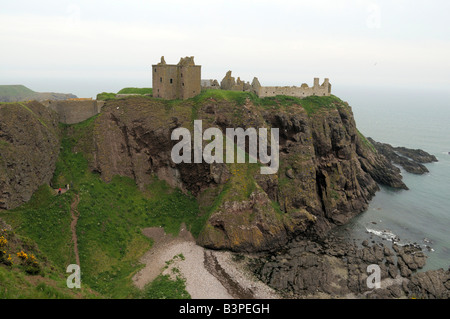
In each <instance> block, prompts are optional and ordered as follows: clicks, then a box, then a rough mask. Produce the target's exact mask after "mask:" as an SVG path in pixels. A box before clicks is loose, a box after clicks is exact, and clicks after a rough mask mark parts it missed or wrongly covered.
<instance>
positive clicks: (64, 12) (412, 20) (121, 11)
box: [0, 0, 450, 97]
mask: <svg viewBox="0 0 450 319" xmlns="http://www.w3.org/2000/svg"><path fill="white" fill-rule="evenodd" d="M449 12H450V1H444V0H443V1H403V0H391V1H365V0H359V1H358V0H341V1H337V0H325V1H312V0H310V1H284V0H277V1H266V0H258V1H256V0H255V1H251V0H239V1H232V0H227V1H213V0H210V1H196V0H190V1H185V0H184V1H143V0H132V1H117V0H108V1H106V0H101V1H94V0H85V1H65V0H53V1H51V0H40V1H23V0H15V1H5V0H0V61H1V62H0V84H24V85H26V86H28V87H30V88H31V89H33V90H35V91H40V92H43V91H57V92H62V93H69V92H70V93H74V94H76V95H78V96H79V97H90V96H92V97H95V95H96V93H99V92H102V91H107V92H110V91H112V92H116V91H117V90H119V89H121V88H123V87H129V86H133V87H150V86H151V65H152V64H155V63H157V62H159V60H160V57H161V56H162V55H164V56H165V60H166V62H167V63H170V64H172V63H173V64H176V63H178V61H179V59H180V57H184V56H195V62H196V64H199V65H201V66H202V78H205V79H207V78H215V79H218V80H219V81H220V80H221V79H222V78H223V76H224V75H225V73H226V71H228V70H232V71H233V76H235V77H238V76H240V77H241V79H242V80H246V81H251V80H252V79H253V77H254V76H256V77H258V79H259V81H260V82H261V84H262V85H301V83H303V82H306V83H308V84H310V85H311V84H312V82H313V77H320V78H321V82H322V80H323V78H324V77H328V78H330V82H331V83H332V85H333V89H335V88H339V87H348V86H352V85H360V86H374V87H378V86H391V87H394V86H398V87H408V88H417V89H428V88H436V89H440V90H448V87H449V86H450V59H449V57H450V22H449V21H450V19H448V15H449Z"/></svg>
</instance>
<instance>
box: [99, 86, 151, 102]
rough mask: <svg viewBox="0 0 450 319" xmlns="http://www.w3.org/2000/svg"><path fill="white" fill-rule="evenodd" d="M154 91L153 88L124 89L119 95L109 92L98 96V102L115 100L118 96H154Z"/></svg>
mask: <svg viewBox="0 0 450 319" xmlns="http://www.w3.org/2000/svg"><path fill="white" fill-rule="evenodd" d="M152 93H153V89H152V88H132V87H129V88H123V89H121V90H120V91H119V92H117V93H108V92H102V93H99V94H97V100H103V101H108V100H114V99H115V98H116V94H142V95H144V94H152Z"/></svg>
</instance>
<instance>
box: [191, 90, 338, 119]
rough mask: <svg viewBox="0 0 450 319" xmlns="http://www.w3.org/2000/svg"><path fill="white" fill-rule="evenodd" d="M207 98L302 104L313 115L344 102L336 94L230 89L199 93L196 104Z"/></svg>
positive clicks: (268, 104)
mask: <svg viewBox="0 0 450 319" xmlns="http://www.w3.org/2000/svg"><path fill="white" fill-rule="evenodd" d="M207 99H214V100H216V101H222V100H225V101H231V102H235V103H236V104H237V105H238V106H242V105H244V104H245V102H246V101H247V100H249V101H251V102H252V103H253V104H254V105H257V106H261V107H264V108H275V109H278V108H280V107H289V106H293V105H300V106H302V107H303V108H304V109H305V110H306V112H307V113H308V115H313V114H314V113H316V112H317V111H319V110H321V109H332V108H334V107H335V102H339V103H340V102H342V101H341V100H340V99H339V98H338V97H336V96H334V95H330V96H308V97H305V98H299V97H294V96H285V95H277V96H271V97H263V98H260V97H258V96H257V95H256V94H255V93H252V92H242V91H228V90H214V89H209V90H204V91H202V93H200V94H199V95H197V96H195V97H193V100H194V101H195V103H196V104H201V103H202V102H204V101H205V100H207Z"/></svg>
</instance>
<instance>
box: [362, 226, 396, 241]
mask: <svg viewBox="0 0 450 319" xmlns="http://www.w3.org/2000/svg"><path fill="white" fill-rule="evenodd" d="M366 231H367V232H368V233H371V234H374V235H376V236H378V237H381V238H384V239H387V240H390V241H392V242H398V241H400V238H398V236H397V235H395V234H394V233H393V232H391V231H389V230H377V229H371V228H367V227H366Z"/></svg>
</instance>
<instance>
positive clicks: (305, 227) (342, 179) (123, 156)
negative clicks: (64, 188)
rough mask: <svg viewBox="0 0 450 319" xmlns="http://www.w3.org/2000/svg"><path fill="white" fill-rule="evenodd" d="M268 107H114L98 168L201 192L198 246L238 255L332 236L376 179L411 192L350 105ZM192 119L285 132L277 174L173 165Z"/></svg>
mask: <svg viewBox="0 0 450 319" xmlns="http://www.w3.org/2000/svg"><path fill="white" fill-rule="evenodd" d="M265 101H266V103H261V101H260V100H257V99H254V100H252V99H249V98H247V100H242V99H241V100H239V99H237V100H227V99H224V98H222V97H220V96H210V97H205V96H203V97H202V96H200V97H198V98H195V99H190V100H186V101H172V102H168V101H163V100H159V99H151V98H144V97H133V98H127V99H122V100H113V101H108V102H107V103H106V105H105V106H104V107H103V109H102V113H101V114H100V116H99V117H98V118H97V119H96V123H95V130H94V134H93V136H94V140H93V147H92V148H93V149H95V151H94V154H93V156H92V160H91V163H90V166H91V169H92V170H94V171H97V172H99V173H100V174H101V176H102V178H103V179H104V180H105V181H109V180H111V178H112V176H114V175H115V174H119V175H125V176H129V177H131V178H133V179H134V180H135V181H136V183H137V184H138V185H139V186H140V187H141V188H144V187H145V185H146V184H147V183H149V182H150V181H151V178H152V176H154V175H156V176H158V177H159V178H160V179H163V180H165V181H167V182H168V183H169V184H170V185H172V186H174V187H179V188H180V189H182V190H183V191H184V192H186V193H187V192H189V193H191V194H193V195H194V196H196V197H197V199H198V202H199V205H200V210H201V213H202V214H203V215H204V218H205V220H207V221H206V225H205V227H204V228H203V230H202V231H201V233H200V235H199V237H198V239H197V240H198V242H199V244H201V245H203V246H206V247H211V248H216V249H231V250H234V251H261V250H268V249H276V248H279V247H281V246H282V245H284V244H285V243H286V242H287V240H288V239H289V238H291V237H292V236H294V235H297V234H308V235H321V234H324V233H325V232H326V231H327V230H329V229H330V228H332V227H333V225H339V224H343V223H345V222H347V221H348V220H349V219H350V218H351V217H353V216H355V215H356V214H358V213H360V212H362V211H364V210H365V209H366V208H367V206H368V203H369V201H370V199H371V198H372V197H373V196H374V194H375V192H376V191H377V190H378V189H379V188H378V184H377V183H380V184H384V185H388V186H391V187H396V188H403V189H406V188H407V187H406V185H405V184H404V183H403V182H402V180H401V175H400V170H399V169H398V168H396V167H395V166H393V165H392V164H391V162H390V161H389V160H387V159H386V157H384V156H382V155H381V154H379V153H378V152H377V151H376V150H375V148H374V147H373V145H372V144H371V143H370V142H369V141H368V140H367V139H365V138H364V137H363V136H362V135H361V134H360V133H359V132H358V131H357V129H356V125H355V121H354V118H353V114H352V110H351V107H350V106H349V105H348V104H347V103H345V102H343V101H341V100H340V99H338V98H336V97H334V96H331V97H311V98H307V99H303V100H299V99H284V100H280V101H278V100H277V98H273V99H268V100H267V99H266V100H265ZM268 102H270V103H268ZM194 119H202V120H203V130H205V129H206V128H208V127H218V128H220V129H221V130H222V131H224V129H225V128H228V127H229V128H237V127H242V128H244V129H246V128H248V127H254V128H261V127H266V128H269V127H274V128H279V130H280V167H279V170H278V172H277V174H273V175H261V174H260V171H259V168H258V167H259V166H258V164H212V165H208V164H205V163H203V164H185V163H181V164H175V163H174V162H173V161H172V160H171V156H170V154H171V149H172V147H173V146H174V145H175V144H176V143H177V141H172V140H171V138H170V136H171V132H172V130H173V129H175V128H177V127H185V128H188V129H189V130H190V131H191V132H193V120H194ZM204 144H206V142H204Z"/></svg>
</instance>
